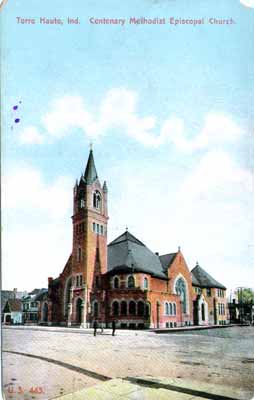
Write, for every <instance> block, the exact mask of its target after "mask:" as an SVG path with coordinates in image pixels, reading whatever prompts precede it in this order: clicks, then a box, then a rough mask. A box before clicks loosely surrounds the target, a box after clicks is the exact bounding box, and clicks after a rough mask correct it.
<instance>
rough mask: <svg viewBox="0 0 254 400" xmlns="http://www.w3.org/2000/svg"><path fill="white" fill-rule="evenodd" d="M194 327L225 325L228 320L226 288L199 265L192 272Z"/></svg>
mask: <svg viewBox="0 0 254 400" xmlns="http://www.w3.org/2000/svg"><path fill="white" fill-rule="evenodd" d="M191 274H192V286H193V322H194V325H210V324H215V325H216V324H219V325H225V324H226V323H228V318H227V299H226V288H225V286H223V285H222V284H221V283H219V282H218V281H216V280H215V279H214V278H213V277H212V276H211V275H209V274H208V273H207V272H206V271H205V270H204V269H203V268H201V267H200V266H199V264H198V263H197V265H196V266H195V268H193V270H192V271H191Z"/></svg>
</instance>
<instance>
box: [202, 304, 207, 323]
mask: <svg viewBox="0 0 254 400" xmlns="http://www.w3.org/2000/svg"><path fill="white" fill-rule="evenodd" d="M201 316H202V321H205V319H206V318H205V305H204V303H202V304H201Z"/></svg>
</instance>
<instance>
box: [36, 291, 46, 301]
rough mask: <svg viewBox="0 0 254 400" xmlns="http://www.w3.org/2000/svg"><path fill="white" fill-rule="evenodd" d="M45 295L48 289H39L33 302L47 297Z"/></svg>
mask: <svg viewBox="0 0 254 400" xmlns="http://www.w3.org/2000/svg"><path fill="white" fill-rule="evenodd" d="M47 294H48V289H41V291H40V292H39V293H38V294H37V295H36V297H35V299H34V300H35V301H41V300H43V299H44V298H45V297H47Z"/></svg>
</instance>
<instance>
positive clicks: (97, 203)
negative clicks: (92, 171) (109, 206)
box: [93, 190, 101, 209]
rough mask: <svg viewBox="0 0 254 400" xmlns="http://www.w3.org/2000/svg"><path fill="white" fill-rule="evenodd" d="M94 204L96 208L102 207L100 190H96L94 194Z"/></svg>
mask: <svg viewBox="0 0 254 400" xmlns="http://www.w3.org/2000/svg"><path fill="white" fill-rule="evenodd" d="M93 206H94V208H97V209H100V208H101V194H100V192H99V191H98V190H96V191H95V192H94V194H93Z"/></svg>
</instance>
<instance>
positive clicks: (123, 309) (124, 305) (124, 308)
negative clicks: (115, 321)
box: [121, 301, 127, 315]
mask: <svg viewBox="0 0 254 400" xmlns="http://www.w3.org/2000/svg"><path fill="white" fill-rule="evenodd" d="M121 315H127V303H126V301H122V302H121Z"/></svg>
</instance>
